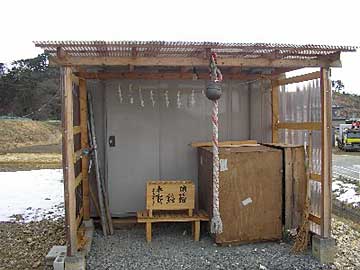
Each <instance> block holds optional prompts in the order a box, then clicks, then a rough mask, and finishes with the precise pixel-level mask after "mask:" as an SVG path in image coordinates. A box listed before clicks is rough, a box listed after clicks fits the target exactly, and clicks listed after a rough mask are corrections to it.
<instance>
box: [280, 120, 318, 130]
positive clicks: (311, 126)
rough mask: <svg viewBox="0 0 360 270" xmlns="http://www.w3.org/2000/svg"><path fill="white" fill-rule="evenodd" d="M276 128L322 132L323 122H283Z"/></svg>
mask: <svg viewBox="0 0 360 270" xmlns="http://www.w3.org/2000/svg"><path fill="white" fill-rule="evenodd" d="M276 126H277V128H278V129H293V130H321V122H299V123H297V122H281V123H277V124H276Z"/></svg>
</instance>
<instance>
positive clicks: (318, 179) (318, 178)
mask: <svg viewBox="0 0 360 270" xmlns="http://www.w3.org/2000/svg"><path fill="white" fill-rule="evenodd" d="M310 180H313V181H316V182H320V183H321V174H317V173H310Z"/></svg>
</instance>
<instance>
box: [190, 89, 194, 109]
mask: <svg viewBox="0 0 360 270" xmlns="http://www.w3.org/2000/svg"><path fill="white" fill-rule="evenodd" d="M194 105H195V90H191V96H190V107H193V106H194Z"/></svg>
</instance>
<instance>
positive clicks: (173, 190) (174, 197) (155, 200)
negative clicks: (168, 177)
mask: <svg viewBox="0 0 360 270" xmlns="http://www.w3.org/2000/svg"><path fill="white" fill-rule="evenodd" d="M194 207H195V185H194V183H193V182H192V181H190V180H184V181H183V180H181V181H176V180H174V181H148V182H147V184H146V209H147V210H149V216H152V210H185V209H189V215H192V209H194Z"/></svg>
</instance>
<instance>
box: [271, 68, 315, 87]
mask: <svg viewBox="0 0 360 270" xmlns="http://www.w3.org/2000/svg"><path fill="white" fill-rule="evenodd" d="M319 78H320V71H315V72H311V73H308V74H304V75H299V76H294V77H290V78H285V79H280V80H277V82H276V83H275V84H276V85H286V84H291V83H300V82H306V81H310V80H315V79H319Z"/></svg>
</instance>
